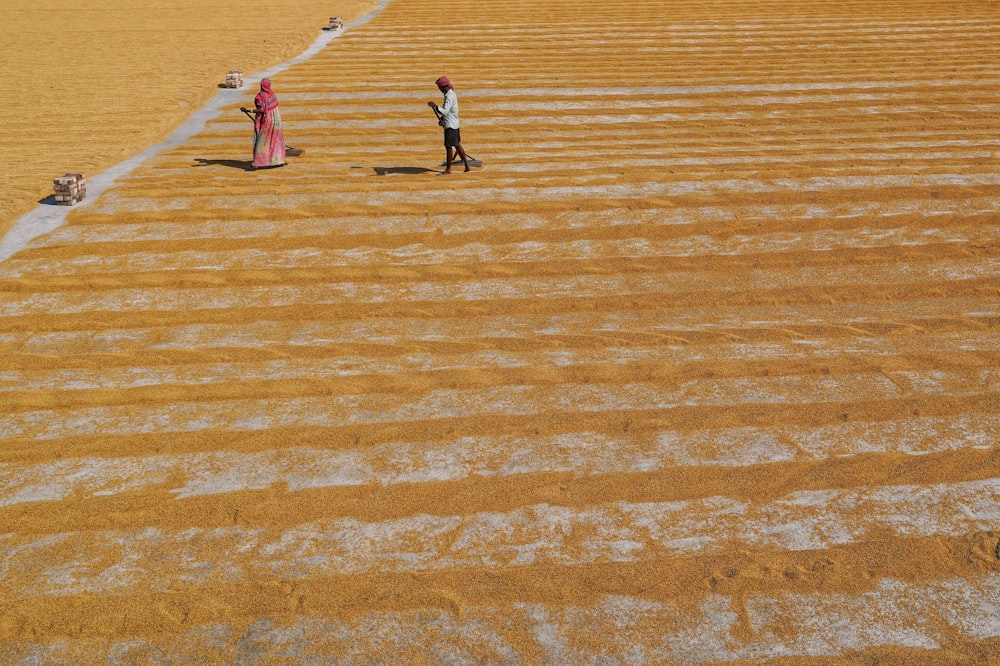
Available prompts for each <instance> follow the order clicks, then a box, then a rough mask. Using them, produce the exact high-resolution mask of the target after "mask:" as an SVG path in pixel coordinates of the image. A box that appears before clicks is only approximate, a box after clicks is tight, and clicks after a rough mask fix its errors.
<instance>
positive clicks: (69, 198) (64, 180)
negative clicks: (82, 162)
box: [52, 173, 87, 206]
mask: <svg viewBox="0 0 1000 666" xmlns="http://www.w3.org/2000/svg"><path fill="white" fill-rule="evenodd" d="M52 182H53V183H54V184H55V193H56V204H58V205H60V206H72V205H73V204H75V203H79V202H80V201H83V200H84V199H85V198H86V196H87V179H86V178H84V177H83V174H82V173H68V174H66V175H65V176H60V177H59V178H55V179H53V180H52Z"/></svg>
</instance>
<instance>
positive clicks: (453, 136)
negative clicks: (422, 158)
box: [444, 127, 462, 148]
mask: <svg viewBox="0 0 1000 666" xmlns="http://www.w3.org/2000/svg"><path fill="white" fill-rule="evenodd" d="M460 143H462V133H461V132H459V131H458V130H457V129H452V128H450V127H445V128H444V147H445V148H454V147H455V146H457V145H458V144H460Z"/></svg>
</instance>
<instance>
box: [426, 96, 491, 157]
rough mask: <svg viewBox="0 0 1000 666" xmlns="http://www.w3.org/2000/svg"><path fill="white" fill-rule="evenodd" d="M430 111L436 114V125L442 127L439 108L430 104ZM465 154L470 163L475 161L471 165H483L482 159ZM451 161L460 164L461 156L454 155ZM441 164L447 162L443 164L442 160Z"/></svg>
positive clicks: (442, 116) (441, 116) (442, 121)
mask: <svg viewBox="0 0 1000 666" xmlns="http://www.w3.org/2000/svg"><path fill="white" fill-rule="evenodd" d="M431 111H433V112H434V115H435V116H437V119H438V125H440V126H441V127H444V114H442V113H441V111H440V109H438V107H436V106H432V107H431ZM465 156H466V158H468V160H469V163H470V164H471V163H472V162H475V163H476V164H475V165H473V166H482V165H483V161H482V160H477V159H476V158H475V157H473V156H472V155H470V154H469V153H466V154H465ZM451 163H452V164H461V163H462V158H461V157H456V158H454V159H453V160H452V161H451ZM441 166H447V164H445V163H444V162H441Z"/></svg>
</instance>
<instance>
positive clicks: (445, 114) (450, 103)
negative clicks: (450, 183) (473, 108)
mask: <svg viewBox="0 0 1000 666" xmlns="http://www.w3.org/2000/svg"><path fill="white" fill-rule="evenodd" d="M434 83H436V84H437V87H438V90H440V91H441V92H442V93H444V104H443V105H442V106H438V105H437V104H435V103H434V102H427V106H429V107H431V108H432V109H434V112H435V113H437V115H438V125H441V127H443V128H444V150H445V160H444V171H442V172H441V173H442V174H446V173H451V161H452V159H453V158H454V157H455V151H458V156H459V157H461V158H462V164H463V165H465V170H466V171H468V170H469V156H468V155H466V154H465V149H464V148H462V135H461V133H460V132H459V129H458V127H459V125H458V96H457V95H456V94H455V88H453V87H452V85H451V81H449V80H448V77H447V76H442V77H441V78H439V79H438V80H437V81H435V82H434Z"/></svg>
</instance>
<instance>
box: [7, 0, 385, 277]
mask: <svg viewBox="0 0 1000 666" xmlns="http://www.w3.org/2000/svg"><path fill="white" fill-rule="evenodd" d="M390 2H392V0H379V3H378V5H377V6H376V7H375V9H373V10H372V11H371V12H369V13H367V14H365V15H364V16H362V17H361V18H359V19H357V20H356V21H353V22H351V23H348V24H347V25H345V26H344V31H343V32H346V31H347V30H350V29H351V28H356V27H359V26H361V25H364V24H365V23H367V22H368V21H370V20H372V19H373V18H374V17H375V16H377V15H378V14H379V13H381V12H382V10H383V9H385V8H386V6H388V4H389V3H390ZM343 32H337V31H323V32H322V34H321V35H320V36H319V37H317V38H316V41H314V42H313V43H312V45H311V46H309V48H307V49H306V50H305V51H303V52H302V53H301V54H299V55H298V56H296V57H295V58H292V59H291V60H289V61H287V62H285V63H282V64H280V65H276V66H275V67H272V68H271V69H268V70H266V71H263V72H259V73H257V74H253V75H251V76H248V77H246V78H244V79H243V81H244V83H246V84H247V87H252V86H254V85H256V84H259V83H260V81H261V80H262V79H265V78H270V77H273V76H276V75H277V74H279V73H280V72H283V71H285V70H286V69H288V68H289V67H291V66H292V65H297V64H299V63H301V62H305V61H306V60H309V59H310V58H312V57H313V56H315V55H316V54H317V53H319V52H320V51H322V50H323V49H324V48H325V47H326V46H327V45H328V44H329V43H330V42H331V41H333V40H334V39H336V38H337V37H339V36H340V35H341V34H343ZM244 95H246V90H245V89H232V90H230V89H223V90H220V91H219V92H217V93H216V94H215V96H213V97H212V98H211V99H210V100H208V102H206V103H205V106H203V107H202V108H201V109H199V110H198V111H195V112H194V113H193V114H191V116H190V117H189V118H188V119H187V120H186V121H185V122H184V123H183V124H182V125H181V126H180V127H178V128H177V129H176V130H175V131H174V133H173V134H171V135H170V136H169V137H167V138H166V140H164V141H163V142H162V143H158V144H155V145H153V146H150V147H149V148H147V149H146V150H144V151H142V152H141V153H139V154H138V155H135V156H134V157H130V158H129V159H127V160H124V161H122V162H119V163H118V164H116V165H114V166H112V167H111V168H109V169H108V170H106V171H103V172H101V173H99V174H96V175H94V176H88V178H87V199H84V200H83V201H81V202H80V203H79V204H77V205H76V206H73V207H69V206H56V205H51V204H41V205H39V206H37V207H35V209H34V210H32V211H30V212H28V213H25V214H24V215H22V216H21V217H19V218H18V219H17V220H15V222H14V226H13V227H12V228H11V230H10V231H8V232H7V233H6V234H5V235H4V236H3V237H2V238H0V261H6V260H7V259H9V258H10V257H11V256H12V255H14V254H15V253H17V252H20V251H21V250H23V249H24V248H25V247H27V245H28V244H29V243H30V242H31V241H32V240H34V239H35V238H38V237H39V236H41V235H43V234H47V233H49V232H51V231H53V230H55V229H58V228H59V227H61V226H62V225H63V224H64V223H65V222H66V215H67V214H69V212H70V211H71V210H74V209H76V208H80V207H83V206H87V205H89V204H90V203H92V202H93V201H95V200H97V199H98V198H99V197H100V196H101V194H103V193H104V192H105V191H106V190H108V189H109V188H111V186H113V185H114V184H115V181H116V180H117V179H119V178H121V177H122V176H126V175H128V174H129V173H131V172H132V171H133V170H134V169H135V168H136V167H138V166H139V165H140V164H142V163H143V162H145V161H146V160H148V159H149V158H151V157H154V156H155V155H157V154H158V153H160V152H162V151H164V150H168V149H170V148H176V147H177V146H179V145H181V144H183V143H184V142H185V141H187V140H188V139H190V138H191V137H192V136H194V135H195V134H197V133H198V132H201V131H202V130H203V129H204V128H205V123H207V122H208V121H209V120H212V119H213V118H216V117H218V116H219V114H220V113H221V109H222V107H223V106H225V105H227V104H232V103H233V101H234V100H235V99H236V98H237V97H242V96H244Z"/></svg>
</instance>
